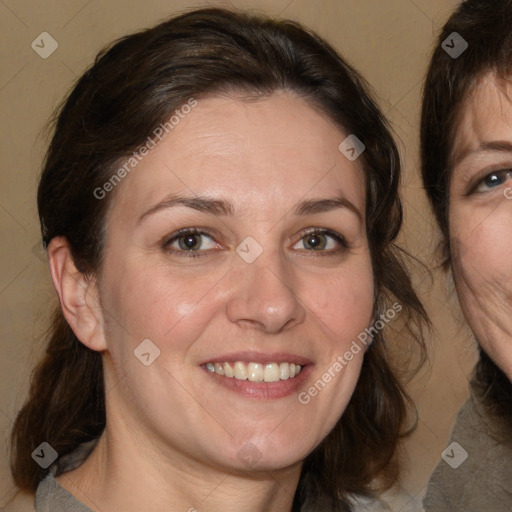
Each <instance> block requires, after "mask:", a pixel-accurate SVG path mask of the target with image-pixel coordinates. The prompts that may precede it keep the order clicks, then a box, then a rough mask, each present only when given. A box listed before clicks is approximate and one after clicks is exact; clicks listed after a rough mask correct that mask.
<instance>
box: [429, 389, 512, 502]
mask: <svg viewBox="0 0 512 512" xmlns="http://www.w3.org/2000/svg"><path fill="white" fill-rule="evenodd" d="M505 430H506V429H502V428H499V427H498V425H497V422H496V420H495V419H493V418H491V417H489V415H488V414H487V412H486V410H485V408H484V406H483V405H482V404H481V403H479V401H478V399H477V398H476V397H475V396H474V395H471V396H470V398H469V400H468V401H467V402H466V403H465V404H464V405H463V406H462V408H461V410H460V411H459V413H458V415H457V420H456V422H455V427H454V429H453V432H452V436H451V439H450V443H449V444H448V446H447V450H448V452H447V454H446V455H445V457H446V459H445V460H446V461H448V462H450V464H449V463H448V462H446V461H445V460H441V462H440V463H439V465H438V466H437V467H436V469H435V470H434V473H433V474H432V477H431V479H430V482H429V484H428V489H427V494H426V496H425V499H424V501H423V505H424V507H425V511H426V512H482V511H484V512H510V511H512V439H510V433H508V439H509V440H510V443H509V444H508V445H506V444H503V443H502V442H500V441H499V439H501V438H505V439H506V438H507V433H506V432H505ZM453 442H456V443H457V444H458V445H459V446H460V447H461V448H462V449H461V448H459V446H457V445H452V443H453ZM450 447H451V448H450ZM462 450H464V451H462ZM464 452H466V453H467V458H465V459H464V457H466V455H465V453H464ZM457 459H458V460H457ZM463 459H464V460H463ZM462 460H463V462H462V463H461V464H460V465H459V466H458V467H455V466H457V465H458V463H459V462H460V461H462Z"/></svg>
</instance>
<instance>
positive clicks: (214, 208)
mask: <svg viewBox="0 0 512 512" xmlns="http://www.w3.org/2000/svg"><path fill="white" fill-rule="evenodd" d="M173 206H186V207H188V208H193V209H194V210H198V211H200V212H204V213H211V214H214V215H233V212H234V208H233V205H232V204H231V203H229V202H227V201H223V200H219V199H212V198H209V197H199V196H197V197H185V196H171V197H168V198H167V199H165V200H164V201H162V202H160V203H158V204H156V205H154V206H152V207H151V208H150V209H149V210H146V211H145V212H144V213H143V214H142V215H141V216H140V217H139V219H138V221H137V224H140V223H141V222H142V221H143V220H144V219H145V218H146V217H148V216H150V215H153V214H154V213H156V212H158V211H160V210H164V209H167V208H172V207H173Z"/></svg>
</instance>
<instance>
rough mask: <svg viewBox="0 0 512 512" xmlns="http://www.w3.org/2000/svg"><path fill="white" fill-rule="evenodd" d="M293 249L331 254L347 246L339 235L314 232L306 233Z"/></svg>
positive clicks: (324, 231)
mask: <svg viewBox="0 0 512 512" xmlns="http://www.w3.org/2000/svg"><path fill="white" fill-rule="evenodd" d="M293 247H294V249H302V250H306V251H314V252H326V253H333V252H337V251H339V250H342V249H346V248H347V247H348V244H347V242H346V240H345V238H344V237H343V236H342V235H340V234H339V233H336V232H331V231H326V230H316V231H310V232H309V233H306V234H305V235H304V236H303V237H302V238H301V239H300V240H299V241H298V242H297V243H296V244H295V245H294V246H293Z"/></svg>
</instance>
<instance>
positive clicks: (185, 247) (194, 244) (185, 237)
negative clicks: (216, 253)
mask: <svg viewBox="0 0 512 512" xmlns="http://www.w3.org/2000/svg"><path fill="white" fill-rule="evenodd" d="M218 247H219V245H218V244H217V242H215V240H213V238H212V237H211V236H210V235H208V234H207V233H204V232H202V231H197V230H193V229H186V230H181V231H179V232H178V233H177V234H175V235H174V236H173V237H172V238H171V239H170V240H168V241H167V242H166V243H165V248H166V249H168V250H170V251H171V252H174V253H177V254H181V255H187V253H188V254H189V255H192V253H199V254H201V253H205V252H206V251H209V250H212V249H217V248H218ZM199 254H198V255H199Z"/></svg>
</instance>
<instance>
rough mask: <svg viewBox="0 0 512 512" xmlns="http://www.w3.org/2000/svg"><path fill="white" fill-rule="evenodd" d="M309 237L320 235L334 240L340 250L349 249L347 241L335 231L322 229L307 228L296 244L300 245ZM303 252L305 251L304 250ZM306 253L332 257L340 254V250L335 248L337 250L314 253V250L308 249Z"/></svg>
mask: <svg viewBox="0 0 512 512" xmlns="http://www.w3.org/2000/svg"><path fill="white" fill-rule="evenodd" d="M311 235H320V236H327V237H330V238H332V239H334V240H335V241H336V242H337V243H338V244H339V245H340V246H341V248H342V249H341V250H346V249H349V244H348V242H347V239H346V238H345V237H344V236H343V235H341V234H340V233H338V232H336V231H332V230H330V229H324V228H309V229H308V230H306V231H305V232H303V234H302V237H301V238H300V240H299V242H297V243H300V242H301V241H303V240H304V239H305V238H306V237H308V236H311ZM295 245H297V244H295ZM304 250H307V249H304ZM308 251H309V252H319V254H318V256H328V255H332V254H334V253H338V252H340V249H339V248H337V249H331V250H325V251H314V250H311V249H310V250H308Z"/></svg>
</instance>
